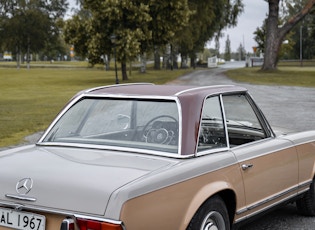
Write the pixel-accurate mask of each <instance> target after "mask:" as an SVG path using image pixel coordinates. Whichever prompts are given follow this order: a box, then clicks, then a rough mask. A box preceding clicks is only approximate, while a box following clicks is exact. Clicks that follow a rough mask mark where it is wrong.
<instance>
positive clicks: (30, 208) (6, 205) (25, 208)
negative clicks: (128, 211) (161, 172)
mask: <svg viewBox="0 0 315 230" xmlns="http://www.w3.org/2000/svg"><path fill="white" fill-rule="evenodd" d="M0 207H4V208H13V209H15V210H19V211H27V212H44V213H50V214H56V215H64V216H69V217H75V218H83V219H89V220H96V221H102V222H107V223H112V224H119V225H122V226H123V222H122V221H120V220H112V219H107V218H103V217H96V216H90V215H84V214H77V213H74V212H67V211H60V210H54V209H48V208H37V207H33V206H29V205H21V204H12V203H6V202H3V201H0ZM60 224H61V223H60Z"/></svg>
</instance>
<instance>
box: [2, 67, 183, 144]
mask: <svg viewBox="0 0 315 230" xmlns="http://www.w3.org/2000/svg"><path fill="white" fill-rule="evenodd" d="M186 72H187V70H176V71H153V70H149V71H148V72H147V73H146V74H140V73H139V71H134V72H132V75H131V76H129V79H130V80H129V81H128V82H154V83H156V84H164V83H166V82H168V81H170V80H173V79H176V78H177V77H178V76H180V75H183V74H184V73H186ZM119 75H120V72H119ZM0 82H1V84H0V147H1V146H2V147H3V146H9V145H14V144H17V143H20V142H21V141H22V140H23V138H24V137H25V136H27V135H30V134H32V133H34V132H37V131H42V130H45V129H46V128H47V126H48V125H49V123H50V122H51V121H52V119H53V118H54V117H55V116H56V115H57V113H58V112H59V111H60V110H61V109H62V107H63V106H64V105H65V104H66V103H67V101H68V100H69V99H70V98H71V97H72V96H73V95H74V94H75V93H77V92H78V91H81V90H83V89H87V88H91V87H97V86H101V85H109V84H114V83H115V72H114V71H104V70H102V69H91V68H64V69H63V68H33V69H32V68H31V69H29V70H27V69H25V68H23V69H22V68H21V69H19V70H18V69H15V68H0ZM121 83H127V82H121Z"/></svg>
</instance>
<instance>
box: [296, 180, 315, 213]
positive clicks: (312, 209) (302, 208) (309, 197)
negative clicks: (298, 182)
mask: <svg viewBox="0 0 315 230" xmlns="http://www.w3.org/2000/svg"><path fill="white" fill-rule="evenodd" d="M296 207H297V210H298V212H299V213H301V214H302V215H304V216H315V180H314V179H313V182H312V184H311V185H310V190H308V191H307V192H306V193H305V194H304V195H303V197H302V198H300V199H298V200H297V201H296Z"/></svg>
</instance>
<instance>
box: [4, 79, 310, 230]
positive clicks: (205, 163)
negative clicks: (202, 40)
mask: <svg viewBox="0 0 315 230" xmlns="http://www.w3.org/2000/svg"><path fill="white" fill-rule="evenodd" d="M314 174H315V131H307V132H301V133H286V134H285V133H278V132H277V133H276V132H274V131H273V130H272V128H271V126H270V125H269V124H268V122H267V120H266V118H265V116H264V115H263V113H262V112H261V110H260V109H259V108H258V106H257V105H256V104H255V102H254V101H253V99H252V98H251V96H250V95H249V93H248V92H247V90H246V89H244V88H242V87H238V86H229V85H226V86H224V85H218V86H204V87H196V86H195V87H192V86H178V85H152V84H142V83H141V84H125V85H112V86H104V87H98V88H94V89H89V90H86V91H83V92H80V93H79V94H77V95H76V96H75V97H74V98H72V99H71V100H70V102H69V103H68V104H67V105H66V106H65V108H64V109H63V110H62V112H61V113H60V114H59V115H58V116H57V117H56V119H55V120H54V121H53V122H52V124H51V125H50V127H49V128H48V129H47V131H46V132H45V133H44V135H43V136H42V137H41V139H40V140H39V141H38V142H37V143H36V144H35V145H29V146H23V147H19V148H16V149H10V150H6V151H3V152H1V153H0V175H1V177H0V229H8V228H14V229H22V230H45V229H46V230H56V229H58V230H59V229H60V230H74V229H76V230H148V229H152V230H154V229H158V230H161V229H162V230H168V229H169V230H175V229H176V230H177V229H179V230H184V229H187V230H197V229H198V230H229V229H233V228H237V227H238V226H239V225H240V224H241V223H244V221H247V220H249V219H250V218H251V217H254V216H256V215H258V214H262V213H264V212H265V211H267V210H269V209H271V208H274V207H276V206H278V205H281V204H287V203H289V202H296V204H297V208H298V210H299V211H300V212H301V213H302V214H304V215H311V216H313V215H315V191H314V189H315V187H314ZM1 226H2V227H1Z"/></svg>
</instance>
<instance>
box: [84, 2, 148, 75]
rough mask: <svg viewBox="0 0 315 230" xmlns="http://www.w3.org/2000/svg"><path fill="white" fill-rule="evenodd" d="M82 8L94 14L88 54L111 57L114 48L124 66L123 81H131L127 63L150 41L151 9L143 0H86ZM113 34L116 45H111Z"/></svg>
mask: <svg viewBox="0 0 315 230" xmlns="http://www.w3.org/2000/svg"><path fill="white" fill-rule="evenodd" d="M83 6H84V8H85V9H86V10H88V11H89V12H90V13H91V19H90V21H89V33H90V35H89V36H90V38H91V39H90V40H89V52H90V53H91V52H96V54H98V53H99V54H100V53H104V52H105V53H108V54H109V53H110V52H111V50H112V52H113V51H114V48H115V50H117V53H116V54H117V55H116V56H117V59H118V61H120V62H121V66H122V68H121V69H122V77H123V80H128V76H127V71H126V63H127V61H130V60H132V59H133V58H135V57H136V56H137V55H138V54H140V53H141V44H142V42H145V41H146V40H148V39H149V38H151V31H149V30H148V23H149V22H150V20H151V17H150V15H149V8H148V6H147V5H146V4H144V3H143V1H140V0H135V1H130V0H121V1H111V0H106V1H94V0H86V1H84V4H83ZM111 35H115V37H116V41H115V44H114V43H111V40H110V37H111ZM104 49H105V51H104ZM110 49H111V50H110ZM94 56H95V55H94Z"/></svg>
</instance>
